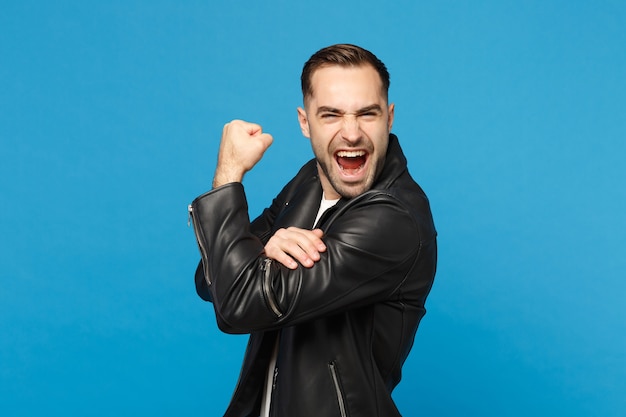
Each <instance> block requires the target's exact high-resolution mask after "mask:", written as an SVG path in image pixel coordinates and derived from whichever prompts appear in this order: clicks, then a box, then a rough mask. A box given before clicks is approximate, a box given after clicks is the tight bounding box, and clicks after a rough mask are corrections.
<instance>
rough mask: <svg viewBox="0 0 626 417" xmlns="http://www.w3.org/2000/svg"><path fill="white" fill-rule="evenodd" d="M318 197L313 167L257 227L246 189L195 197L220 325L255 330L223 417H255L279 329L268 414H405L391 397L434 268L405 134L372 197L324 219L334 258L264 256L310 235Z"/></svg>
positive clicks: (201, 278) (430, 230) (432, 235)
mask: <svg viewBox="0 0 626 417" xmlns="http://www.w3.org/2000/svg"><path fill="white" fill-rule="evenodd" d="M321 197H322V189H321V185H320V182H319V179H318V177H317V168H316V163H315V161H314V160H312V161H310V162H309V163H307V164H306V165H305V166H304V167H303V168H302V169H301V170H300V172H299V173H298V175H297V176H296V177H295V178H293V179H292V180H291V181H290V182H289V183H288V184H287V185H286V186H285V188H284V189H283V190H282V191H281V193H280V194H279V195H278V196H277V197H276V199H274V201H273V203H272V205H271V207H269V208H268V209H266V210H265V211H264V212H263V213H262V214H261V216H259V217H258V218H257V219H256V220H255V221H254V222H252V223H250V221H249V219H248V207H247V203H246V197H245V194H244V190H243V186H242V185H241V184H240V183H231V184H226V185H224V186H222V187H219V188H216V189H214V190H212V191H210V192H208V193H206V194H204V195H202V196H200V197H198V198H197V199H195V200H194V202H193V203H192V205H191V209H190V211H191V213H192V218H193V223H194V229H195V231H196V237H197V240H198V244H199V246H200V252H201V254H202V261H201V262H200V265H199V267H198V270H197V272H196V287H197V291H198V294H199V295H200V296H201V297H202V298H203V299H205V300H207V301H212V302H213V306H214V308H215V315H216V318H217V323H218V326H219V328H220V329H221V330H223V331H224V332H227V333H251V336H250V339H249V342H248V347H247V350H246V355H245V359H244V363H243V367H242V370H241V375H240V378H239V382H238V384H237V388H236V390H235V393H234V394H233V398H232V401H231V403H230V406H229V408H228V410H227V411H226V414H225V415H226V416H258V415H259V406H260V402H261V393H262V390H263V386H264V379H265V377H266V373H267V369H268V363H269V360H270V356H271V351H272V348H273V344H274V341H275V340H276V335H277V334H278V333H279V332H280V348H279V355H278V362H277V370H278V371H277V373H276V374H275V378H274V382H275V384H274V391H273V397H272V405H271V412H270V414H271V415H272V416H279V417H283V416H288V417H307V416H311V417H313V416H315V417H326V416H338V417H339V416H351V417H357V416H381V417H390V416H399V415H400V413H399V412H398V410H397V408H396V406H395V404H394V402H393V400H392V398H391V391H392V390H393V388H394V387H395V386H396V385H397V384H398V382H399V381H400V377H401V368H402V364H403V363H404V361H405V359H406V357H407V355H408V353H409V351H410V349H411V347H412V345H413V339H414V336H415V332H416V330H417V326H418V324H419V321H420V319H421V318H422V316H423V315H424V313H425V309H424V302H425V300H426V296H427V295H428V292H429V291H430V288H431V286H432V282H433V278H434V275H435V265H436V257H437V255H436V232H435V228H434V225H433V221H432V216H431V212H430V208H429V204H428V200H427V198H426V196H425V194H424V192H423V191H422V189H421V188H420V187H419V186H418V185H417V184H416V183H415V182H414V181H413V179H412V178H411V177H410V175H409V173H408V171H407V166H406V159H405V157H404V155H403V154H402V150H401V149H400V146H399V144H398V141H397V138H396V137H395V136H394V135H390V144H389V148H388V152H387V157H386V161H385V166H384V169H383V171H382V173H381V174H380V176H379V178H378V179H377V181H376V183H375V185H374V187H373V189H372V190H370V191H368V192H365V193H364V194H362V195H360V196H358V197H355V198H352V199H349V200H347V199H342V200H340V201H339V202H338V203H337V205H335V206H334V207H333V208H331V209H329V210H328V211H327V212H326V213H325V214H324V215H323V216H322V218H321V219H320V221H319V222H318V225H317V226H318V227H320V228H321V229H323V230H324V237H323V240H324V243H325V244H326V246H327V250H326V252H323V253H322V254H321V260H320V261H318V262H317V263H316V264H315V266H313V267H312V268H310V269H307V268H304V267H298V269H296V270H290V269H287V268H285V267H283V266H282V265H280V264H279V263H278V262H275V261H272V260H270V259H268V258H267V257H266V256H265V255H264V251H263V248H264V245H265V243H266V242H267V241H268V239H269V238H270V237H271V236H272V234H273V233H274V232H275V230H277V229H278V228H281V227H288V226H297V227H300V228H307V229H311V228H312V227H313V226H314V225H313V221H314V219H315V215H316V214H317V210H318V208H319V204H320V201H321Z"/></svg>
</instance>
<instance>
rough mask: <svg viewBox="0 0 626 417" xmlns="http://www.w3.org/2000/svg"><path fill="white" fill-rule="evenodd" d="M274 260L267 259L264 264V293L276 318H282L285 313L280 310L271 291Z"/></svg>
mask: <svg viewBox="0 0 626 417" xmlns="http://www.w3.org/2000/svg"><path fill="white" fill-rule="evenodd" d="M271 264H272V260H271V259H270V258H265V261H264V263H263V270H264V272H265V277H264V279H263V292H264V293H265V298H266V299H267V303H268V304H269V305H270V308H271V309H272V311H273V312H274V314H276V317H278V318H280V317H282V316H283V313H282V312H281V311H280V309H279V308H278V304H277V303H276V300H275V299H274V296H273V295H272V292H271V291H270V288H271V281H272V268H271Z"/></svg>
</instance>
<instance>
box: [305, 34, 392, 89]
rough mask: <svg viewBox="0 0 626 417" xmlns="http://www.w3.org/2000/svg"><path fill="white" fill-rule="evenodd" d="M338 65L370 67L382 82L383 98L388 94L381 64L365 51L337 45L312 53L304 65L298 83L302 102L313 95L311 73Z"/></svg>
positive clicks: (387, 81)
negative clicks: (300, 86)
mask: <svg viewBox="0 0 626 417" xmlns="http://www.w3.org/2000/svg"><path fill="white" fill-rule="evenodd" d="M331 65H338V66H341V67H359V66H363V65H371V66H372V67H373V68H374V69H375V70H376V72H378V75H380V80H381V82H382V89H383V91H382V92H383V94H384V95H385V98H387V95H388V92H389V82H390V81H389V71H387V67H386V66H385V64H383V62H382V61H381V60H380V59H378V58H377V57H376V55H374V54H373V53H371V52H370V51H368V50H367V49H363V48H361V47H360V46H356V45H351V44H347V43H344V44H337V45H331V46H327V47H326V48H322V49H320V50H319V51H317V52H316V53H314V54H313V55H312V56H311V58H309V60H308V61H307V62H306V63H305V64H304V68H302V75H301V76H300V82H301V84H302V97H303V99H304V101H306V99H307V98H308V97H311V96H312V95H313V87H312V86H311V77H312V76H313V73H314V72H315V71H316V70H318V69H320V68H322V67H326V66H331Z"/></svg>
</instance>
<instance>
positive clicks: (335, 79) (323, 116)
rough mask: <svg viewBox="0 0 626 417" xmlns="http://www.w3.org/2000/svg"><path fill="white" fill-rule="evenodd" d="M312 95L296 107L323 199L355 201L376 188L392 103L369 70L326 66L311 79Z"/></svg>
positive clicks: (387, 134)
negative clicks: (311, 152)
mask: <svg viewBox="0 0 626 417" xmlns="http://www.w3.org/2000/svg"><path fill="white" fill-rule="evenodd" d="M311 86H312V90H313V94H312V96H311V97H308V98H306V99H305V103H304V107H305V108H304V109H302V108H298V120H299V122H300V128H301V129H302V134H303V135H304V136H306V137H307V138H309V139H310V140H311V145H312V147H313V153H314V154H315V158H316V159H317V163H318V171H319V175H320V180H321V183H322V188H323V190H324V195H325V197H326V198H327V199H335V198H339V197H346V198H352V197H356V196H358V195H360V194H362V193H364V192H365V191H367V190H369V189H370V188H372V185H373V183H374V180H375V179H376V177H377V175H378V174H379V173H380V171H381V170H382V168H383V164H384V161H385V154H386V152H387V145H388V143H389V132H390V131H391V125H392V123H393V109H394V107H393V104H391V105H388V104H387V98H386V97H385V95H384V94H383V91H382V81H381V79H380V76H379V75H378V73H377V72H376V70H375V69H374V68H373V67H372V66H370V65H363V66H359V67H340V66H327V67H322V68H320V69H318V70H316V71H315V72H314V73H313V75H312V77H311Z"/></svg>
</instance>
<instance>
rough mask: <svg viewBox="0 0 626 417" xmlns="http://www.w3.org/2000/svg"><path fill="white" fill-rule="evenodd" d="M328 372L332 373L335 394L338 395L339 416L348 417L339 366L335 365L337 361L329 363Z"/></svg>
mask: <svg viewBox="0 0 626 417" xmlns="http://www.w3.org/2000/svg"><path fill="white" fill-rule="evenodd" d="M328 371H329V372H330V377H331V379H332V382H333V388H334V389H335V394H336V395H337V402H338V403H339V415H340V416H341V417H348V412H347V409H346V400H345V397H344V395H343V389H342V387H341V379H339V371H338V369H337V364H336V363H335V361H331V362H329V363H328Z"/></svg>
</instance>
